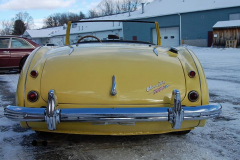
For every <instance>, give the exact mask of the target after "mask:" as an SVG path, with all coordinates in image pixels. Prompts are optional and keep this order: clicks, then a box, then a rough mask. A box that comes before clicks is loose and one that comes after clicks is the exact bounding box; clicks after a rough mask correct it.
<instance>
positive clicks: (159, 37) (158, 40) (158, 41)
mask: <svg viewBox="0 0 240 160" xmlns="http://www.w3.org/2000/svg"><path fill="white" fill-rule="evenodd" d="M84 22H138V23H154V24H155V27H156V34H157V45H159V46H161V45H162V43H161V36H160V29H159V25H158V22H151V21H130V20H91V21H72V22H71V21H69V22H68V26H67V30H66V42H65V45H66V46H68V45H70V41H69V37H70V29H71V24H72V23H84Z"/></svg>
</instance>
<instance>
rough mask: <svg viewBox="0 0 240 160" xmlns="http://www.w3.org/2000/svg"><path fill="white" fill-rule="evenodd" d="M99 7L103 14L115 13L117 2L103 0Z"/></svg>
mask: <svg viewBox="0 0 240 160" xmlns="http://www.w3.org/2000/svg"><path fill="white" fill-rule="evenodd" d="M97 9H98V10H99V11H100V12H101V15H103V16H106V15H111V14H113V13H114V10H115V4H114V2H113V1H112V0H102V1H101V2H100V3H99V4H98V6H97Z"/></svg>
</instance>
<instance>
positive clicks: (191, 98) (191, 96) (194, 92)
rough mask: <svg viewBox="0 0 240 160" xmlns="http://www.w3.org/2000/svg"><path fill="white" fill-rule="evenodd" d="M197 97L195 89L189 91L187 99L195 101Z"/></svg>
mask: <svg viewBox="0 0 240 160" xmlns="http://www.w3.org/2000/svg"><path fill="white" fill-rule="evenodd" d="M198 98H199V95H198V92H196V91H191V92H189V93H188V99H189V101H191V102H196V101H197V100H198Z"/></svg>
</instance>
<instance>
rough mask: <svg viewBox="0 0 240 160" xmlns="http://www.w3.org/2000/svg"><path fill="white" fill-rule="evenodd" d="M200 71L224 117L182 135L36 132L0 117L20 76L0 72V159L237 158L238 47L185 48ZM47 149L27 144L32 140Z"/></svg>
mask: <svg viewBox="0 0 240 160" xmlns="http://www.w3.org/2000/svg"><path fill="white" fill-rule="evenodd" d="M190 49H192V50H193V51H194V52H195V53H196V55H197V56H198V58H199V59H200V61H201V63H202V65H203V68H204V69H205V73H206V77H207V81H208V86H209V92H210V101H211V103H214V102H215V103H221V104H222V106H223V113H222V115H221V116H219V117H218V118H214V119H209V120H208V121H207V124H206V126H205V127H200V128H196V129H195V130H193V131H192V132H190V133H189V134H187V135H174V134H162V135H145V136H85V135H67V134H37V133H35V132H34V131H32V130H31V129H22V128H21V127H20V125H19V124H18V123H17V122H13V121H11V120H8V119H7V118H5V117H4V116H3V107H5V106H7V105H9V104H10V105H14V104H15V91H16V85H17V80H18V76H19V74H16V73H15V74H4V73H2V74H0V144H1V145H0V159H9V160H13V159H23V160H28V159H69V160H75V159H79V160H113V159H114V160H118V159H121V160H122V159H124V160H137V159H140V160H158V159H183V160H185V159H194V160H196V159H199V160H202V159H206V160H208V159H211V160H215V159H216V160H218V159H219V160H222V159H234V160H235V159H236V160H237V159H240V125H239V122H240V121H239V118H240V116H239V115H240V106H239V104H240V80H239V79H240V69H239V68H240V63H239V62H240V49H235V50H234V49H227V50H226V49H211V48H197V47H190ZM34 139H37V140H39V142H40V141H41V140H47V141H48V145H47V146H42V145H39V146H32V145H31V142H32V140H34Z"/></svg>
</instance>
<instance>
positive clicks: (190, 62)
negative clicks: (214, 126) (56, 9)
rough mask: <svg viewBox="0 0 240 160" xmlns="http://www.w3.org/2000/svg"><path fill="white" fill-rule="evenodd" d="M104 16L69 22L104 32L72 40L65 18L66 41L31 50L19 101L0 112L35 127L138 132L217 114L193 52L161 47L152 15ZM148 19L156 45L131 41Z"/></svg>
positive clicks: (173, 128) (200, 121) (185, 127)
mask: <svg viewBox="0 0 240 160" xmlns="http://www.w3.org/2000/svg"><path fill="white" fill-rule="evenodd" d="M97 22H100V23H101V24H102V25H97V24H95V23H97ZM104 22H105V21H77V22H74V23H84V25H87V27H86V28H88V29H89V30H92V29H93V28H92V26H90V24H92V25H94V26H97V27H98V28H97V29H101V27H103V26H104V28H103V29H105V30H106V29H109V30H110V31H105V32H101V33H100V34H99V37H97V33H96V34H95V35H96V36H95V35H87V36H82V37H81V38H80V39H79V40H78V41H77V43H76V44H73V45H71V44H69V42H70V40H69V33H70V28H71V22H69V23H68V29H67V33H66V46H64V47H60V48H55V49H54V48H50V47H39V48H38V49H36V50H35V51H33V52H32V54H31V55H30V56H29V58H28V60H27V61H26V65H24V67H23V70H22V72H21V75H20V78H19V82H18V87H17V104H16V106H11V105H10V106H8V107H6V108H5V116H6V117H8V118H10V119H13V120H17V121H20V123H21V126H22V127H31V128H32V129H33V130H35V131H43V132H55V133H69V134H91V135H142V134H161V133H167V132H176V133H181V134H182V133H183V134H186V133H188V132H190V130H192V129H194V128H195V127H203V126H204V125H205V123H206V119H208V118H213V117H216V116H218V115H219V114H220V113H221V110H222V107H221V105H220V104H209V93H208V88H207V82H206V77H205V75H204V71H203V68H202V66H201V64H200V62H199V60H198V59H197V57H196V55H195V54H194V53H193V52H192V51H191V50H189V49H187V48H184V47H177V48H170V47H161V39H160V32H159V26H158V23H157V22H145V23H144V22H142V21H120V22H119V21H106V22H105V23H107V24H108V25H107V24H106V25H103V23H104ZM113 22H115V24H117V25H115V26H114V25H113ZM118 23H119V24H118ZM120 23H121V24H120ZM134 24H136V25H134ZM140 24H141V25H144V24H145V25H146V27H145V29H146V30H145V32H146V33H144V30H142V29H143V28H144V27H140ZM81 25H82V24H81ZM151 25H152V26H151ZM121 26H123V28H125V29H127V30H130V31H131V33H133V34H134V35H136V36H135V37H134V39H133V41H131V40H130V39H127V40H124V38H121V37H123V36H122V35H121V33H120V34H119V29H118V28H119V27H121ZM136 26H137V27H136ZM154 26H156V31H157V33H156V34H157V37H158V39H157V44H153V43H151V42H142V41H136V39H140V40H141V36H142V37H143V38H145V39H146V40H147V35H150V33H151V29H152V28H153V27H154ZM114 27H117V30H113V28H114ZM138 28H141V30H139V31H140V32H137V29H138ZM111 30H112V31H111ZM114 32H117V33H118V34H115V33H114ZM90 33H92V32H90ZM103 33H106V34H108V33H111V34H110V35H105V36H103ZM131 33H129V35H124V36H125V37H132V36H131ZM113 34H114V35H116V36H113ZM118 37H119V40H117V39H118ZM137 37H138V38H137ZM111 38H112V39H114V40H111ZM94 39H95V40H96V41H94ZM82 40H83V42H81V41H82Z"/></svg>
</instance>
